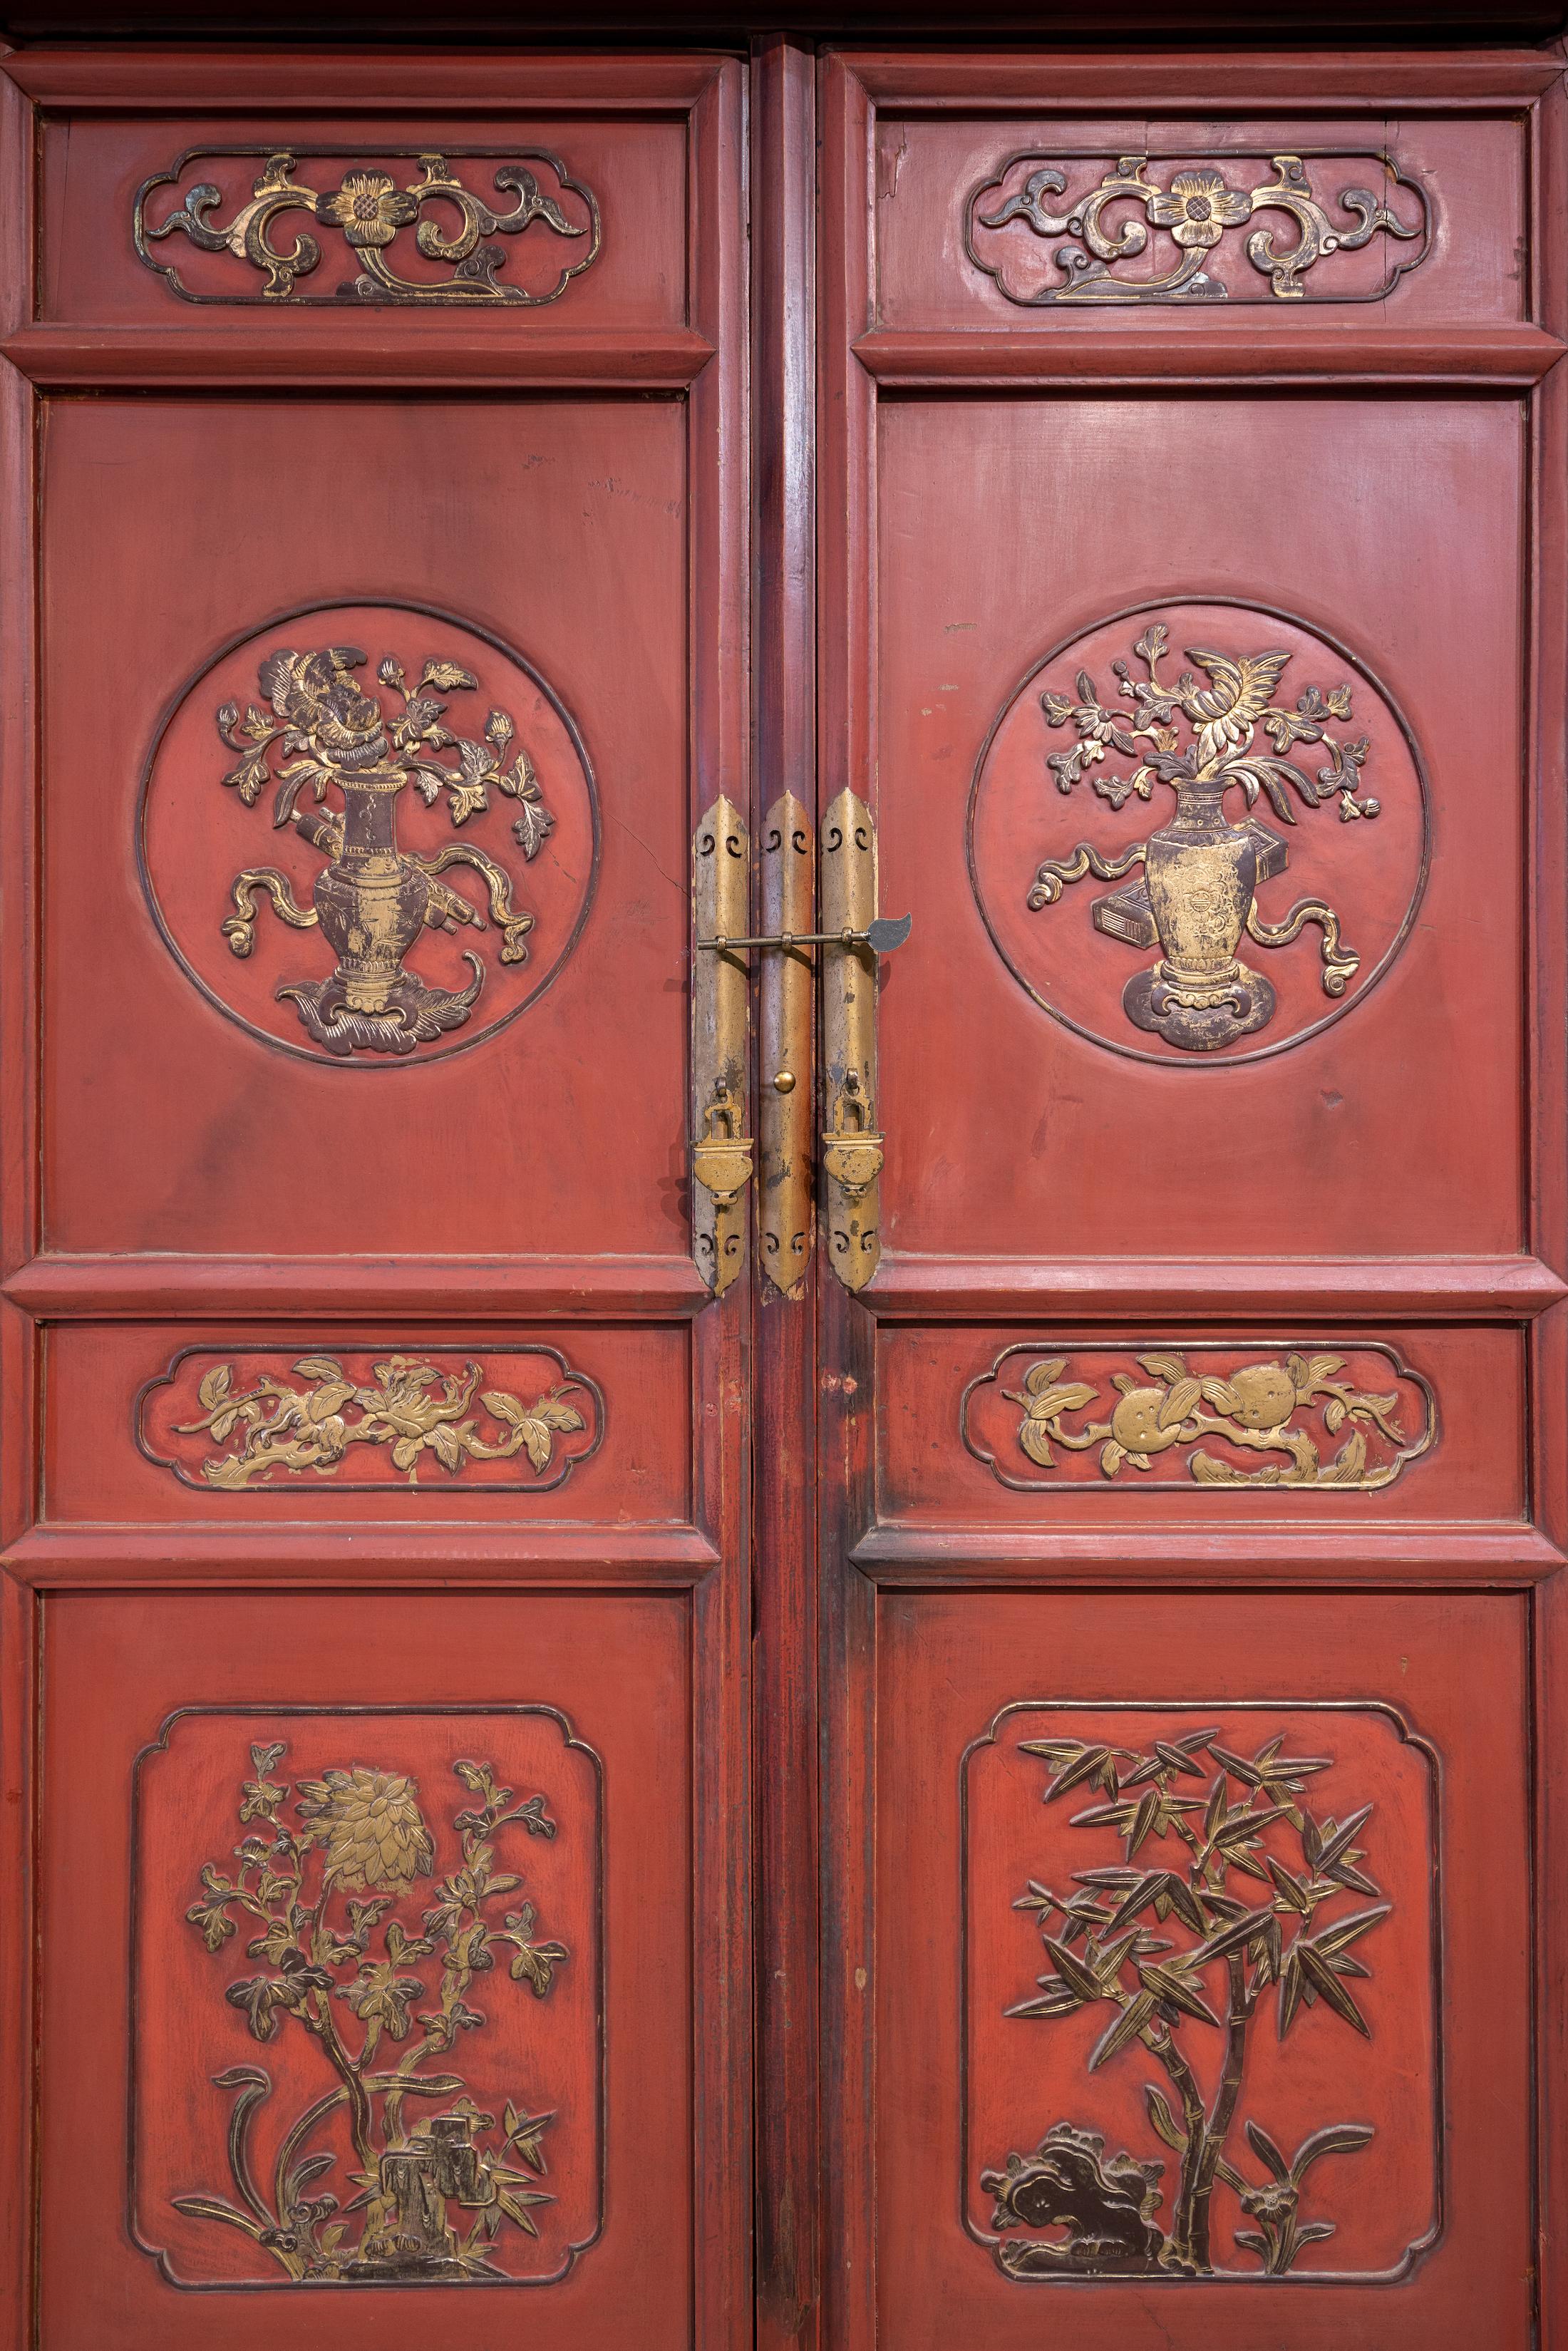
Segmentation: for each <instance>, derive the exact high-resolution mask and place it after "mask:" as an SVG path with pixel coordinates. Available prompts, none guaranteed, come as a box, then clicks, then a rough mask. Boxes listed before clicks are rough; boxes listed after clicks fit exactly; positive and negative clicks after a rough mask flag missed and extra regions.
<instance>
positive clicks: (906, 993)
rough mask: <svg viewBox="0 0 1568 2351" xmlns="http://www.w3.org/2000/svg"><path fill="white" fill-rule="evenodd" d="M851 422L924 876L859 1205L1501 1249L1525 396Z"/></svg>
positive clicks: (1513, 954)
mask: <svg viewBox="0 0 1568 2351" xmlns="http://www.w3.org/2000/svg"><path fill="white" fill-rule="evenodd" d="M878 431H879V440H880V454H879V469H878V481H879V497H880V515H881V523H880V528H881V531H882V534H883V544H884V549H885V554H886V559H885V560H884V562H883V567H882V572H881V580H880V586H879V590H878V629H879V646H880V652H879V684H878V710H879V730H880V732H879V746H880V747H879V769H880V773H881V778H882V789H881V798H880V805H879V814H878V831H879V845H880V855H881V863H882V886H883V895H884V898H885V900H886V903H887V904H890V905H895V906H897V907H899V908H900V909H901V910H902V909H904V908H905V907H908V908H910V909H911V910H912V911H913V914H914V932H913V938H912V945H911V948H910V950H909V952H908V953H907V954H906V955H905V956H904V957H903V959H902V960H901V961H899V962H897V963H890V964H889V966H888V968H887V971H886V975H885V977H884V979H883V987H882V992H881V999H880V1013H879V1018H880V1076H881V1098H880V1100H879V1103H878V1111H879V1113H880V1121H881V1123H882V1125H883V1127H884V1128H885V1130H886V1132H887V1133H888V1134H889V1136H890V1137H891V1138H892V1141H891V1142H890V1144H889V1148H888V1155H887V1174H886V1176H885V1178H884V1181H883V1242H884V1247H887V1248H890V1249H897V1250H904V1251H912V1252H920V1251H936V1252H944V1253H953V1254H963V1255H975V1256H981V1255H988V1254H997V1255H1002V1256H1009V1255H1011V1256H1017V1257H1020V1258H1039V1257H1042V1256H1043V1257H1054V1256H1063V1255H1065V1256H1072V1257H1080V1256H1089V1257H1099V1256H1103V1257H1107V1258H1118V1257H1120V1258H1126V1257H1135V1258H1144V1257H1151V1256H1153V1257H1158V1256H1167V1255H1168V1256H1182V1257H1214V1258H1221V1257H1243V1258H1245V1257H1270V1258H1275V1259H1279V1258H1284V1257H1297V1256H1312V1255H1316V1254H1323V1255H1335V1256H1339V1255H1351V1256H1363V1255H1365V1256H1376V1255H1379V1254H1390V1255H1398V1256H1401V1257H1407V1256H1412V1255H1421V1254H1425V1253H1427V1252H1433V1253H1439V1254H1441V1253H1447V1252H1449V1251H1458V1252H1466V1251H1475V1252H1477V1253H1488V1252H1490V1251H1493V1250H1497V1251H1501V1252H1504V1253H1507V1252H1510V1251H1512V1250H1514V1249H1518V1248H1519V1247H1520V1246H1521V1240H1522V1238H1523V1235H1522V1230H1521V1196H1522V1185H1521V1101H1522V1092H1521V1080H1522V1061H1521V1054H1522V1026H1521V998H1520V990H1519V984H1518V976H1519V970H1520V956H1521V951H1522V937H1523V931H1522V908H1523V904H1524V892H1525V886H1526V874H1525V871H1524V862H1523V857H1524V832H1523V810H1524V789H1523V782H1522V778H1521V765H1520V711H1521V666H1520V660H1521V657H1520V645H1519V634H1518V629H1519V612H1520V595H1519V587H1520V579H1521V571H1520V540H1519V528H1518V521H1517V517H1518V513H1519V497H1520V471H1519V469H1520V461H1521V451H1522V447H1523V443H1522V441H1521V434H1520V425H1519V414H1518V411H1517V408H1516V406H1515V404H1514V403H1513V402H1511V401H1510V400H1507V399H1499V400H1485V401H1481V400H1476V401H1466V402H1433V401H1397V402H1378V401H1372V400H1368V399H1365V398H1363V397H1359V396H1357V395H1354V394H1348V395H1346V396H1344V397H1343V398H1336V399H1335V400H1333V402H1320V401H1303V400H1301V399H1293V398H1269V399H1252V398H1246V397H1237V396H1231V395H1226V396H1224V397H1220V396H1216V397H1213V398H1192V399H1186V398H1184V399H1166V400H1155V399H1144V398H1135V399H1131V400H1121V401H1118V402H1114V403H1113V404H1112V405H1111V406H1106V405H1105V404H1103V403H1102V402H1084V401H1082V400H1076V399H1073V398H1071V397H1070V396H1068V395H1065V394H1064V395H1062V396H1061V397H1060V398H1052V399H1051V401H1049V402H1033V401H1025V400H1008V401H997V400H988V399H979V400H968V401H966V402H964V403H963V404H962V406H961V407H956V406H955V405H954V404H953V403H952V402H949V401H946V400H944V399H925V398H922V399H908V400H904V399H899V400H890V401H887V402H883V406H882V409H881V413H880V417H879V425H878ZM1439 483H1440V484H1441V485H1442V490H1441V495H1440V496H1439V495H1437V494H1436V485H1437V484H1439ZM914 541H917V542H918V543H919V545H920V546H921V547H922V549H924V550H925V556H924V559H922V560H921V561H920V562H918V563H915V562H911V561H908V560H904V559H902V556H901V553H900V550H901V549H903V548H904V546H905V545H906V544H907V543H911V542H914ZM1460 545H1462V546H1463V547H1464V548H1465V549H1466V554H1465V559H1464V561H1463V562H1462V563H1459V562H1457V561H1456V559H1455V556H1454V549H1455V548H1456V547H1458V546H1460ZM1134 608H1137V616H1136V617H1134ZM1118 612H1119V613H1121V614H1122V615H1123V616H1124V617H1123V619H1122V621H1121V622H1118V623H1117V624H1116V625H1115V627H1111V626H1110V625H1109V622H1108V616H1109V615H1111V614H1113V613H1118ZM1287 613H1288V614H1289V615H1290V616H1291V618H1290V619H1289V620H1288V621H1287V620H1286V619H1285V617H1284V616H1285V615H1286V614H1287ZM1159 630H1164V632H1165V634H1164V635H1163V637H1162V636H1159V635H1158V634H1157V632H1158V631H1159ZM1303 631H1304V632H1305V633H1304V634H1303V633H1302V632H1303ZM1113 640H1114V642H1113ZM1140 641H1142V642H1143V643H1144V644H1145V653H1144V654H1141V653H1138V651H1137V650H1136V648H1137V645H1138V643H1139V642H1140ZM1073 647H1077V648H1078V649H1079V653H1082V658H1081V659H1080V658H1079V657H1078V653H1073V652H1072V651H1071V650H1070V649H1071V648H1073ZM1146 654H1153V656H1154V658H1155V678H1154V681H1153V682H1151V678H1150V674H1149V670H1148V663H1147V659H1146V657H1145V655H1146ZM1091 656H1092V657H1091ZM1118 661H1119V662H1120V663H1121V664H1123V668H1124V671H1125V673H1126V675H1125V678H1123V676H1122V675H1121V674H1119V673H1118V672H1117V671H1116V669H1115V668H1114V667H1113V664H1114V663H1116V662H1118ZM1025 677H1027V678H1029V679H1030V684H1029V686H1028V688H1027V690H1026V691H1025V692H1024V693H1022V694H1021V695H1020V693H1019V680H1020V678H1025ZM1265 679H1267V690H1265ZM1163 685H1168V686H1170V687H1172V688H1174V689H1175V691H1174V692H1172V693H1169V694H1166V693H1164V692H1163V690H1162V687H1163ZM1276 688H1278V692H1277V693H1276V691H1275V689H1276ZM1314 688H1315V689H1316V692H1315V694H1314V693H1313V692H1312V689H1314ZM1143 689H1149V690H1150V691H1151V692H1152V693H1153V695H1154V701H1153V703H1152V704H1150V703H1149V702H1147V701H1145V696H1144V693H1143V691H1142V690H1143ZM1108 696H1109V697H1110V699H1109V700H1108V699H1107V697H1108ZM1042 697H1044V698H1043V699H1042ZM1260 697H1261V698H1260ZM1113 702H1114V705H1115V707H1116V708H1117V709H1123V710H1124V712H1125V714H1126V716H1127V719H1128V720H1129V721H1131V722H1132V723H1131V724H1124V721H1123V720H1122V719H1119V718H1113V717H1110V716H1107V717H1106V718H1105V719H1104V721H1103V722H1102V719H1101V718H1100V717H1099V716H1096V715H1095V712H1096V711H1103V712H1107V713H1108V712H1109V711H1110V710H1111V707H1112V703H1113ZM1091 705H1094V707H1093V709H1092V708H1091ZM1320 705H1321V709H1320ZM1342 710H1348V711H1349V713H1350V715H1349V716H1348V717H1344V718H1342V717H1341V716H1340V715H1339V714H1340V712H1341V711H1342ZM1483 710H1484V711H1485V713H1486V714H1487V716H1486V719H1485V730H1484V736H1483V735H1478V733H1477V725H1478V716H1479V713H1480V712H1482V711H1483ZM1081 711H1082V712H1083V713H1084V714H1085V715H1084V716H1083V717H1082V719H1081V718H1080V716H1079V713H1080V712H1081ZM1270 712H1272V713H1273V715H1272V716H1270ZM1058 722H1060V723H1058ZM1102 723H1103V726H1104V727H1105V728H1106V729H1107V730H1108V731H1106V732H1105V733H1104V734H1103V735H1097V734H1096V732H1095V729H1096V728H1099V727H1100V726H1102ZM1138 726H1146V727H1149V728H1152V729H1153V730H1155V731H1154V733H1152V734H1150V735H1148V736H1147V737H1143V736H1136V734H1135V730H1136V728H1137V727H1138ZM1118 735H1119V736H1121V737H1122V738H1123V740H1124V742H1126V743H1128V744H1130V745H1131V750H1130V752H1127V753H1124V751H1123V750H1122V749H1121V748H1120V747H1119V746H1118V744H1117V742H1116V739H1115V737H1117V736H1118ZM1309 737H1315V738H1316V739H1315V740H1313V739H1309ZM1331 737H1332V738H1333V740H1332V742H1331V740H1330V738H1331ZM1074 754H1077V755H1078V758H1077V764H1076V768H1075V770H1074V771H1073V772H1072V773H1071V775H1070V773H1069V768H1068V766H1067V765H1065V764H1064V763H1070V762H1072V761H1073V758H1074ZM1096 754H1098V755H1099V756H1098V758H1096V757H1095V756H1094V755H1096ZM1145 754H1147V756H1146V757H1145ZM1053 760H1054V761H1055V762H1056V763H1057V764H1056V765H1055V766H1053V765H1052V761H1053ZM1478 762H1479V766H1478ZM1290 768H1294V769H1295V770H1296V771H1297V773H1298V774H1299V776H1300V777H1301V786H1300V787H1298V785H1297V783H1296V782H1295V781H1293V780H1292V778H1291V775H1290V774H1288V773H1287V772H1286V770H1287V769H1290ZM1243 769H1245V770H1246V771H1247V772H1246V773H1245V774H1243V773H1242V770H1243ZM1206 770H1207V773H1208V775H1209V779H1210V780H1211V781H1212V782H1214V783H1215V784H1216V786H1217V789H1218V798H1217V799H1216V800H1215V803H1214V815H1213V821H1212V824H1211V823H1210V822H1209V821H1208V820H1207V818H1205V817H1204V816H1202V815H1201V814H1199V813H1197V810H1196V808H1195V804H1194V795H1195V793H1196V794H1197V797H1198V798H1202V797H1203V795H1204V793H1205V791H1206V789H1207V786H1205V785H1203V784H1200V783H1199V781H1198V778H1199V775H1200V773H1202V772H1205V771H1206ZM1221 771H1223V773H1222V772H1221ZM1418 771H1424V775H1425V782H1426V812H1425V814H1423V806H1422V801H1423V794H1422V787H1421V780H1420V773H1419V772H1418ZM1483 771H1484V774H1485V777H1486V779H1487V780H1486V785H1485V789H1477V784H1476V778H1477V776H1478V774H1479V773H1481V772H1483ZM1335 778H1337V781H1336V780H1335ZM1097 782H1098V783H1099V784H1100V785H1101V787H1102V789H1101V790H1100V791H1099V792H1097V791H1096V789H1095V785H1096V783H1097ZM1380 783H1381V787H1382V788H1381V789H1379V786H1380ZM1064 787H1065V789H1064ZM1342 788H1343V789H1342ZM1145 794H1146V795H1147V797H1145ZM1276 795H1278V800H1277V799H1276ZM1280 803H1282V807H1283V812H1282V813H1281V805H1280ZM1352 803H1354V806H1353V805H1352ZM1374 803H1376V807H1375V808H1374V805H1373V804H1374ZM969 808H972V811H973V813H972V818H970V817H968V816H967V810H968V809H969ZM967 827H968V829H967ZM1423 867H1424V868H1425V879H1424V881H1423ZM1052 893H1055V894H1054V895H1053V894H1052ZM1031 899H1032V900H1035V901H1037V903H1035V904H1031ZM1162 925H1163V929H1162ZM1358 932H1359V934H1360V935H1359V937H1358V936H1357V933H1358ZM1352 956H1354V966H1353V962H1352ZM1221 966H1223V969H1221V968H1220V967H1221ZM1242 967H1245V972H1246V973H1247V974H1249V975H1251V976H1252V977H1243V976H1242ZM1020 982H1021V985H1020ZM1134 1056H1143V1057H1145V1058H1142V1059H1139V1058H1134ZM1156 1064H1157V1066H1156ZM1439 1068H1440V1069H1441V1070H1442V1071H1444V1073H1445V1082H1444V1084H1443V1085H1442V1086H1441V1087H1438V1086H1435V1085H1432V1084H1430V1083H1427V1082H1426V1081H1424V1080H1423V1078H1422V1076H1421V1074H1420V1073H1421V1072H1424V1071H1431V1070H1433V1069H1439ZM1460 1098H1462V1099H1463V1100H1464V1102H1465V1105H1466V1112H1465V1115H1464V1116H1463V1117H1462V1118H1457V1117H1456V1116H1455V1115H1454V1111H1453V1103H1454V1102H1455V1101H1456V1100H1458V1099H1460ZM901 1171H902V1173H901Z"/></svg>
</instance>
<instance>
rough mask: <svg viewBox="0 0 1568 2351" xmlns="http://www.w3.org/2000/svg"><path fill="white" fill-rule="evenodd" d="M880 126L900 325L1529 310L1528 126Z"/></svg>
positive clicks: (885, 229) (880, 212)
mask: <svg viewBox="0 0 1568 2351" xmlns="http://www.w3.org/2000/svg"><path fill="white" fill-rule="evenodd" d="M876 138H877V163H878V173H879V183H878V194H879V197H880V202H879V203H878V205H877V290H878V302H877V311H878V323H879V324H880V325H883V326H886V327H891V328H895V329H897V328H937V329H941V328H946V329H977V328H978V329H1004V328H1005V329H1009V331H1011V332H1012V333H1014V334H1017V333H1019V331H1020V330H1021V331H1023V332H1026V333H1040V334H1049V335H1061V334H1069V335H1071V334H1072V333H1073V332H1074V331H1079V332H1082V331H1087V330H1092V331H1094V332H1097V333H1101V334H1103V333H1106V332H1110V333H1112V334H1116V335H1121V336H1125V337H1127V338H1129V339H1131V340H1145V339H1147V338H1148V337H1149V336H1151V335H1157V334H1158V333H1159V331H1160V329H1161V322H1162V320H1164V321H1166V322H1169V321H1170V319H1172V317H1173V314H1180V313H1185V314H1186V315H1187V316H1188V317H1197V319H1201V320H1203V321H1204V322H1206V323H1207V324H1210V325H1213V324H1214V323H1215V322H1216V321H1217V320H1223V319H1226V318H1227V317H1228V316H1231V315H1233V314H1236V313H1242V314H1243V317H1242V318H1241V319H1239V321H1238V324H1239V328H1240V329H1241V330H1242V331H1245V319H1251V321H1252V322H1253V324H1254V325H1258V324H1262V325H1265V326H1267V327H1269V328H1270V329H1275V328H1282V329H1283V330H1284V331H1285V333H1286V334H1287V335H1288V334H1289V333H1290V332H1291V330H1292V329H1293V327H1295V326H1296V325H1298V324H1299V325H1301V326H1302V327H1306V326H1308V325H1310V324H1311V322H1312V320H1314V319H1315V320H1316V322H1317V323H1318V324H1319V325H1320V326H1321V325H1322V324H1323V323H1324V322H1326V321H1330V320H1335V319H1337V320H1339V321H1340V322H1342V323H1344V324H1349V325H1354V322H1355V321H1356V319H1357V314H1358V311H1359V314H1360V317H1361V319H1363V320H1364V321H1367V320H1376V321H1377V322H1378V323H1379V324H1386V325H1388V326H1391V327H1392V326H1398V325H1407V324H1410V325H1414V324H1420V323H1424V322H1427V321H1429V320H1432V319H1457V318H1462V319H1466V320H1467V321H1471V320H1477V319H1517V318H1519V317H1521V315H1522V314H1523V306H1524V300H1525V282H1524V279H1523V277H1522V276H1521V274H1520V273H1519V272H1518V270H1517V267H1516V264H1515V260H1514V256H1515V252H1516V249H1517V246H1518V244H1519V242H1520V240H1521V237H1522V235H1523V230H1524V223H1525V176H1524V171H1525V156H1524V147H1523V143H1522V141H1521V132H1520V129H1519V126H1518V125H1517V124H1516V123H1515V122H1513V121H1511V120H1500V119H1497V118H1493V119H1491V120H1487V119H1485V118H1484V117H1483V118H1481V119H1479V120H1466V121H1463V122H1450V121H1443V120H1432V119H1431V118H1430V117H1427V119H1425V120H1423V119H1421V118H1419V117H1416V118H1412V117H1410V116H1408V115H1406V116H1404V117H1401V118H1399V119H1397V120H1396V119H1392V118H1384V117H1382V116H1378V115H1375V114H1373V115H1362V116H1359V117H1355V116H1353V117H1342V118H1340V119H1338V120H1335V119H1333V117H1330V118H1327V119H1323V118H1322V117H1312V118H1309V119H1303V118H1302V117H1301V116H1297V117H1296V118H1295V119H1294V120H1291V119H1290V118H1289V117H1284V118H1281V117H1274V118H1272V119H1270V118H1259V117H1254V118H1252V119H1250V120H1246V119H1243V120H1235V119H1230V120H1212V119H1211V120H1186V121H1183V120H1179V119H1171V118H1169V117H1166V118H1165V119H1162V120H1151V119H1150V118H1148V117H1147V116H1145V115H1142V114H1140V113H1138V112H1136V111H1130V112H1127V113H1123V114H1110V113H1102V114H1100V115H1088V114H1086V115H1083V116H1081V117H1078V118H1073V117H1071V116H1065V117H1064V116H1062V115H1060V114H1056V113H1054V112H1053V113H1052V114H1051V115H1046V116H1035V117H1033V118H1031V117H1030V115H1029V114H1028V113H1027V112H1025V111H1021V110H1020V111H1019V113H1017V114H1016V115H1013V116H1010V117H1009V116H990V117H988V118H987V119H986V120H983V121H976V120H973V119H972V118H971V119H969V120H965V119H964V118H963V117H962V116H958V117H953V116H931V115H926V116H918V115H916V116H913V117H912V116H906V115H899V114H896V113H890V114H886V115H883V117H882V119H881V120H880V121H879V123H878V126H877V133H876Z"/></svg>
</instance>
